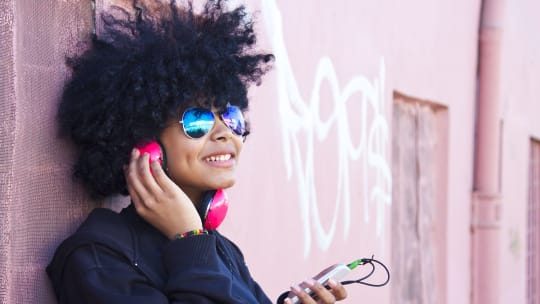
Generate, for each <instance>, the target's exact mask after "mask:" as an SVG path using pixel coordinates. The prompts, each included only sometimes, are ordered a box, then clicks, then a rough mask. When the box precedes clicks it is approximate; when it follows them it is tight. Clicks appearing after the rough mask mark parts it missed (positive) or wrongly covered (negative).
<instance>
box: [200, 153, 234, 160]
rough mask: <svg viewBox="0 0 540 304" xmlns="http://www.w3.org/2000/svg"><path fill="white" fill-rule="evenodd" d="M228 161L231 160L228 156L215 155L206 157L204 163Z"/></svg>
mask: <svg viewBox="0 0 540 304" xmlns="http://www.w3.org/2000/svg"><path fill="white" fill-rule="evenodd" d="M229 159H231V155H230V154H223V155H215V156H210V157H207V158H206V161H209V162H215V161H226V160H229Z"/></svg>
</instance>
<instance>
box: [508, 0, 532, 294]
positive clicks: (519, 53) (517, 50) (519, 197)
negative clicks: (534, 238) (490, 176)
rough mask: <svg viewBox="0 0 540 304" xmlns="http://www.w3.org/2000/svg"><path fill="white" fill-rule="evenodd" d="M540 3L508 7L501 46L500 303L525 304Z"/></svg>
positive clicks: (511, 4)
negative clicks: (528, 203) (517, 302)
mask: <svg viewBox="0 0 540 304" xmlns="http://www.w3.org/2000/svg"><path fill="white" fill-rule="evenodd" d="M539 11H540V3H538V1H534V0H528V1H521V2H520V4H519V5H515V3H512V2H511V1H508V3H507V4H506V13H505V28H504V35H503V47H502V56H503V62H502V78H501V88H500V90H501V97H502V100H501V107H500V109H499V110H500V118H501V122H502V126H503V127H502V128H503V129H502V131H503V132H502V136H503V146H502V178H501V190H502V195H503V200H502V208H503V209H502V210H503V213H502V214H503V216H502V226H501V244H500V247H501V248H500V252H501V261H500V267H501V278H500V281H501V286H505V287H504V288H503V289H502V290H501V303H511V302H515V301H516V299H518V300H519V302H520V303H525V302H524V299H525V298H526V286H527V285H526V279H527V277H526V275H525V274H526V271H527V254H528V252H527V215H528V213H527V200H528V187H529V183H528V175H527V174H528V168H529V161H528V158H529V148H530V146H529V145H530V139H531V138H535V139H537V140H538V139H539V138H540V120H539V119H538V115H539V113H540V99H539V98H538V96H540V87H539V86H538V82H539V79H540V58H539V57H538V54H539V53H540V41H539V40H538V39H537V38H536V37H535V36H534V32H535V30H536V29H538V28H540V19H539V18H538V12H539Z"/></svg>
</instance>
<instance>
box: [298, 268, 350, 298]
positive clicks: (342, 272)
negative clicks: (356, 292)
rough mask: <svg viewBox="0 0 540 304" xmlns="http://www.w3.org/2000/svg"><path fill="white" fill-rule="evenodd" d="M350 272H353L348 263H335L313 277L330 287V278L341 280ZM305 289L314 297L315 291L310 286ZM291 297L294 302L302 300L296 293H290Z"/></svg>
mask: <svg viewBox="0 0 540 304" xmlns="http://www.w3.org/2000/svg"><path fill="white" fill-rule="evenodd" d="M349 272H351V269H349V267H347V265H345V264H335V265H332V266H330V267H328V268H326V269H324V270H323V271H321V272H320V273H319V274H317V275H316V276H314V277H313V279H314V280H315V281H317V282H319V283H321V285H323V286H325V287H328V280H330V279H332V280H334V281H336V282H339V281H341V280H342V279H343V278H344V277H345V276H346V275H347V274H348V273H349ZM304 291H305V292H306V293H307V294H309V295H310V296H311V297H313V296H314V295H313V292H312V291H311V289H309V288H305V289H304ZM288 298H289V299H291V301H292V302H293V303H299V302H300V299H298V297H297V296H295V295H294V294H292V293H290V295H289V296H288Z"/></svg>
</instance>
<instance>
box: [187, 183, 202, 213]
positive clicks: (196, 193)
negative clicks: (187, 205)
mask: <svg viewBox="0 0 540 304" xmlns="http://www.w3.org/2000/svg"><path fill="white" fill-rule="evenodd" d="M182 190H183V191H184V193H185V194H186V195H187V197H189V199H190V200H191V202H192V203H193V205H195V207H196V208H198V207H199V205H200V204H201V200H202V199H203V195H204V191H201V190H200V189H192V188H186V187H184V188H182Z"/></svg>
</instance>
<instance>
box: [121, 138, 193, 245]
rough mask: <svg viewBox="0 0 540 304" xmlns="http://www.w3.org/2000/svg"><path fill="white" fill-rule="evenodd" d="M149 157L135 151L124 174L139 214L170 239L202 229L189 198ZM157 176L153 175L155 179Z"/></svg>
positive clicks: (146, 154)
mask: <svg viewBox="0 0 540 304" xmlns="http://www.w3.org/2000/svg"><path fill="white" fill-rule="evenodd" d="M151 168H152V171H150V165H149V155H148V153H144V154H143V155H142V156H141V155H140V153H139V150H137V149H133V151H132V152H131V159H130V161H129V164H128V166H127V167H125V170H124V175H125V178H126V184H127V188H128V192H129V195H130V196H131V199H132V201H133V204H134V205H135V209H136V210H137V213H138V214H139V215H140V216H141V217H142V218H143V219H144V220H145V221H147V222H148V223H150V224H151V225H152V226H154V227H155V228H157V229H158V230H159V231H161V232H162V233H163V234H164V235H166V236H167V237H168V238H169V239H171V240H172V239H174V238H175V236H176V235H177V234H179V233H183V232H187V231H191V230H195V229H202V221H201V218H200V217H199V214H198V212H197V209H196V208H195V206H194V205H193V203H192V202H191V200H190V199H189V197H188V196H187V195H186V194H185V193H184V191H182V189H180V187H178V185H176V184H175V183H174V182H173V181H172V180H171V179H170V178H169V177H168V176H167V174H165V172H164V171H163V168H162V167H161V165H160V164H159V163H158V162H157V161H153V162H152V164H151ZM152 175H153V176H152Z"/></svg>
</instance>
